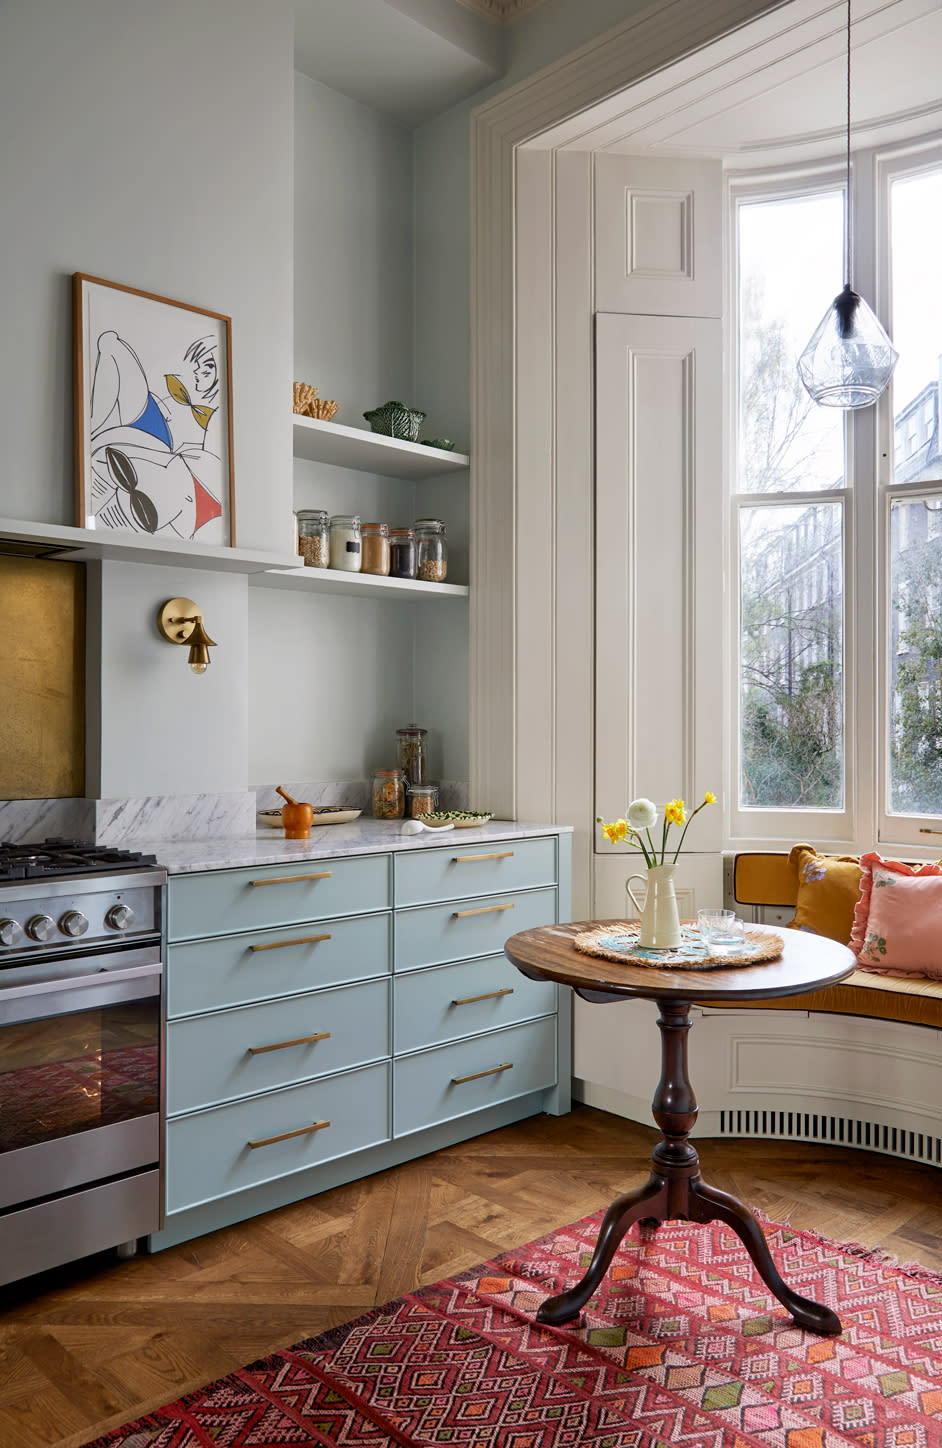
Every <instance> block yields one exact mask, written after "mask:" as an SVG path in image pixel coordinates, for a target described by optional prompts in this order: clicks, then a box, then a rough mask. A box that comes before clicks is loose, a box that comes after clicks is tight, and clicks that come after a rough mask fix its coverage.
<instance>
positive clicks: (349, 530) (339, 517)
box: [330, 513, 362, 573]
mask: <svg viewBox="0 0 942 1448" xmlns="http://www.w3.org/2000/svg"><path fill="white" fill-rule="evenodd" d="M360 549H361V540H360V519H359V518H358V516H357V514H356V513H335V514H334V516H333V517H332V518H331V520H330V566H331V568H340V569H343V571H344V572H345V573H359V572H360V564H361V562H362V559H361V556H360Z"/></svg>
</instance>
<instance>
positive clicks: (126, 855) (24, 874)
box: [0, 838, 157, 882]
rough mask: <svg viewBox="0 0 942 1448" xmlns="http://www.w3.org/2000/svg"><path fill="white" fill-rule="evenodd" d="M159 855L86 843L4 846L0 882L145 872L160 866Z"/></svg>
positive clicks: (52, 841)
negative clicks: (148, 868) (116, 872)
mask: <svg viewBox="0 0 942 1448" xmlns="http://www.w3.org/2000/svg"><path fill="white" fill-rule="evenodd" d="M156 863H157V857H156V855H143V854H141V852H140V851H139V850H119V849H116V848H114V847H113V846H112V845H93V844H88V843H87V842H86V841H82V840H64V839H58V838H54V839H47V840H43V841H41V842H40V843H37V842H30V843H27V844H22V845H12V844H0V882H3V881H8V880H55V879H61V878H63V877H64V876H67V875H94V874H96V873H97V874H102V873H104V872H106V871H109V870H114V869H115V868H116V867H117V868H119V869H125V870H127V869H131V870H133V869H144V868H146V867H147V866H149V865H156Z"/></svg>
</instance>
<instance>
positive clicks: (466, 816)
mask: <svg viewBox="0 0 942 1448" xmlns="http://www.w3.org/2000/svg"><path fill="white" fill-rule="evenodd" d="M490 818H491V816H490V815H489V814H485V813H484V811H483V810H482V811H477V810H436V811H435V813H434V814H424V815H419V819H420V820H421V821H422V823H423V824H424V825H429V826H430V828H431V829H433V830H434V829H436V828H437V827H439V826H440V825H454V827H455V829H456V830H473V829H474V827H475V826H476V825H486V824H487V822H488V820H489V819H490Z"/></svg>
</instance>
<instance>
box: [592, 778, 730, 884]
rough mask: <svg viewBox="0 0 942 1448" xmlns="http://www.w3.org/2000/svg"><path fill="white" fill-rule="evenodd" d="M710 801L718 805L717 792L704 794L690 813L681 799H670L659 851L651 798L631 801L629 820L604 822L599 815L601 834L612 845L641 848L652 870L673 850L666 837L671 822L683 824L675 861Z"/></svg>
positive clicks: (655, 810) (666, 859)
mask: <svg viewBox="0 0 942 1448" xmlns="http://www.w3.org/2000/svg"><path fill="white" fill-rule="evenodd" d="M708 804H716V795H715V794H714V793H713V792H712V790H709V789H708V790H707V791H706V792H705V793H704V796H703V803H702V804H698V805H697V807H696V809H695V810H692V811H691V812H690V814H689V815H688V814H687V806H686V805H685V804H684V802H683V800H682V799H671V800H668V802H667V804H666V805H665V806H664V816H663V824H662V826H661V845H660V849H659V850H658V848H657V846H656V845H655V843H654V841H653V839H652V838H651V826H652V825H653V824H654V823H655V822H656V820H657V808H656V806H655V805H653V804H652V803H651V801H650V800H649V799H636V800H632V802H631V804H630V805H629V806H628V818H627V819H626V820H625V819H619V820H611V821H609V822H607V823H606V822H605V821H603V819H602V816H601V815H598V816H597V823H598V824H600V825H601V826H602V834H603V835H604V836H605V838H606V839H607V840H608V841H609V843H610V844H613V845H618V844H623V843H625V842H626V841H627V843H628V844H629V845H630V846H631V847H632V849H635V850H640V851H641V853H642V854H643V855H644V863H645V864H646V865H647V867H648V869H652V868H653V867H654V866H655V865H663V864H665V863H666V862H667V861H668V857H669V856H670V852H669V850H668V848H667V836H668V833H669V832H670V828H671V825H676V826H677V827H678V829H680V827H681V826H683V830H682V833H681V836H680V839H679V841H678V843H677V848H676V849H675V850H674V853H673V855H672V856H670V862H671V863H672V864H673V863H676V861H677V856H678V855H679V854H680V851H681V846H682V845H683V843H684V838H685V836H686V834H687V830H688V829H689V828H690V824H691V821H692V820H693V819H694V818H695V816H696V815H698V814H699V813H700V811H701V810H702V809H704V808H705V807H706V806H707V805H708ZM642 831H643V834H642Z"/></svg>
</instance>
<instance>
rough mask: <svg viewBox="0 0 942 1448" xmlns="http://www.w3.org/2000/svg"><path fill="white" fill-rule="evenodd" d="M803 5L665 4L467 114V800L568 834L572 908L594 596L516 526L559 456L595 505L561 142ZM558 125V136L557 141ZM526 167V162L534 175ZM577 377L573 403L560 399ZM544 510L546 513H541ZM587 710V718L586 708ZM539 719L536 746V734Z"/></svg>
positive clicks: (584, 285)
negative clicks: (565, 640) (578, 753)
mask: <svg viewBox="0 0 942 1448" xmlns="http://www.w3.org/2000/svg"><path fill="white" fill-rule="evenodd" d="M791 3H792V0H699V3H698V4H697V5H696V6H695V7H691V6H690V5H689V3H687V0H666V3H664V0H661V3H657V4H654V5H651V6H649V7H648V8H647V9H645V10H643V11H641V12H640V13H639V14H638V15H636V16H635V17H634V18H633V19H632V20H630V21H627V22H625V23H624V24H622V25H620V26H618V27H617V28H616V29H615V30H612V31H609V32H607V33H606V34H605V35H602V36H600V37H598V38H597V39H596V40H594V41H592V42H591V43H590V44H588V45H586V46H584V47H582V49H580V50H577V51H575V52H574V53H573V54H572V55H569V56H567V57H564V58H563V59H562V60H560V61H558V62H557V63H556V64H555V65H553V66H550V67H549V68H547V69H546V70H544V71H541V72H539V73H538V74H537V75H535V76H533V77H531V78H529V79H528V80H526V81H523V82H521V83H520V84H519V85H517V86H515V87H513V88H511V89H510V90H508V91H505V92H503V93H502V94H501V95H499V96H497V97H495V98H494V99H493V100H491V101H489V102H487V103H486V104H484V105H483V106H481V107H479V108H478V109H477V110H475V111H474V112H473V113H472V117H471V430H472V437H473V445H472V448H471V453H472V464H471V520H470V521H471V600H470V771H469V773H470V785H471V794H472V797H473V798H475V799H478V800H482V801H486V802H487V805H488V808H489V809H492V810H493V811H494V813H495V814H499V815H501V816H502V817H503V818H508V819H518V818H534V819H536V818H541V819H547V818H549V819H550V820H553V821H554V822H557V823H561V824H571V825H573V827H574V828H575V829H576V830H577V838H576V860H577V861H579V862H580V863H578V864H576V862H575V861H574V865H575V869H576V878H575V881H574V883H575V885H576V888H575V899H574V904H575V906H576V907H577V913H578V908H579V906H580V905H584V904H587V903H588V898H589V897H588V896H587V895H585V894H584V892H583V889H582V888H581V887H580V883H579V880H580V875H585V876H586V879H587V875H588V870H589V868H590V867H589V861H588V858H587V856H588V855H589V854H590V852H591V831H592V825H591V819H590V815H591V803H590V802H591V800H592V762H591V759H589V760H587V761H585V768H584V769H583V768H582V765H578V766H577V767H578V768H579V770H580V776H579V779H578V780H577V779H576V777H575V776H574V775H573V774H572V770H573V768H574V767H576V761H574V759H573V755H572V752H571V750H569V749H567V747H566V743H567V741H566V739H565V737H564V736H565V726H566V717H567V716H566V712H565V709H563V711H562V713H561V712H560V703H561V702H563V703H565V700H566V698H567V696H569V697H571V695H572V694H573V693H575V692H578V691H577V690H573V688H572V680H571V678H570V677H569V672H568V667H567V658H566V655H565V654H564V653H561V652H560V650H559V649H557V648H556V647H555V637H556V634H557V633H558V632H560V631H562V630H563V626H564V625H565V629H566V630H568V636H569V637H570V639H571V638H572V637H573V635H574V632H575V633H576V634H578V630H579V627H580V626H581V627H582V635H581V637H582V640H583V644H582V652H583V654H588V655H591V653H592V643H591V639H592V597H591V594H592V590H591V589H586V588H583V589H581V591H577V594H576V596H575V597H574V596H573V595H572V594H570V595H568V596H567V594H566V591H565V589H562V588H561V587H560V586H559V583H560V580H562V579H563V578H564V576H565V571H566V570H565V560H564V559H563V558H562V557H561V555H560V550H559V547H558V544H557V542H556V540H555V538H552V529H551V528H550V536H551V542H552V546H553V554H554V558H557V559H558V561H557V562H556V564H555V567H553V566H546V567H543V568H542V569H538V568H536V567H534V566H533V563H532V557H531V559H530V560H529V563H528V561H527V555H526V550H525V549H524V548H523V547H522V546H521V541H525V540H522V539H521V525H523V526H529V523H530V522H531V520H532V521H534V522H536V523H538V524H539V527H540V529H541V531H542V530H544V529H545V528H546V527H547V526H548V525H547V520H548V519H549V520H551V519H552V518H554V517H555V516H556V512H557V509H558V508H559V507H560V506H561V505H562V502H563V500H562V499H561V498H560V497H558V495H557V494H558V490H557V477H558V476H561V471H560V470H561V466H562V462H563V459H564V458H565V459H566V480H567V485H569V484H570V483H572V484H573V485H574V484H576V483H578V484H580V485H581V486H582V488H583V496H585V497H588V498H590V499H591V495H592V485H593V483H592V480H593V466H592V456H591V451H592V442H591V423H587V422H586V418H587V417H588V418H591V415H592V387H593V378H592V369H591V363H590V364H589V365H588V366H586V365H584V362H583V361H582V360H581V359H580V363H579V373H580V375H579V376H578V378H576V379H574V378H573V371H574V366H573V360H572V350H571V344H572V341H573V337H574V335H575V333H574V327H576V328H577V327H578V325H580V323H579V319H578V315H577V310H576V309H581V316H582V322H581V325H582V327H583V330H584V332H585V338H586V339H589V346H591V343H590V337H591V330H590V328H589V325H588V320H589V318H590V317H591V312H592V277H591V270H592V269H591V262H589V264H588V265H587V258H586V248H585V247H584V246H581V245H579V244H578V243H574V244H573V245H572V246H565V247H557V246H556V244H555V242H556V234H553V236H552V240H550V239H548V238H547V237H546V235H545V232H546V228H547V225H549V228H550V231H551V233H553V231H554V215H555V217H556V218H557V223H556V224H557V225H559V224H562V225H563V226H564V225H565V220H566V217H565V211H564V209H563V208H562V207H561V206H560V205H559V201H558V196H557V191H558V190H563V189H566V190H567V191H570V193H571V188H572V187H575V188H577V194H578V187H579V185H580V184H582V185H583V192H582V195H583V198H584V200H585V201H586V202H588V203H589V208H588V209H589V216H588V217H586V218H585V225H584V230H585V232H586V235H590V234H591V184H590V181H591V178H590V174H589V173H590V168H589V164H588V159H587V152H588V151H589V149H590V148H591V142H589V143H588V144H587V145H586V146H585V147H584V148H583V152H582V155H581V156H580V157H579V160H578V162H577V158H576V156H575V155H574V156H573V157H572V160H573V162H576V164H577V166H578V168H579V170H580V172H581V177H582V182H581V183H580V176H579V175H577V174H574V173H570V174H569V176H568V177H567V175H566V171H565V168H564V169H563V170H562V171H561V170H560V162H561V160H562V158H563V153H564V149H569V150H572V149H573V148H574V147H578V134H579V132H580V131H581V132H583V133H584V134H587V135H588V134H590V133H591V130H592V129H593V127H594V125H595V124H596V119H597V115H598V112H596V114H595V115H593V114H592V112H593V108H595V107H598V106H600V105H601V104H602V103H603V102H606V101H607V102H610V103H613V102H614V101H615V99H616V98H617V97H618V96H620V95H622V94H623V93H624V92H625V91H627V90H628V88H629V87H631V86H632V85H634V84H635V83H636V82H638V81H641V80H643V79H645V78H646V77H648V76H651V75H653V74H655V73H656V72H657V71H659V70H661V69H663V68H665V67H666V66H668V65H671V64H673V63H675V62H677V61H679V60H682V59H684V58H685V57H688V56H692V55H694V54H695V53H696V52H698V51H700V50H703V49H704V48H705V47H706V46H708V45H710V44H711V43H713V42H714V41H717V40H720V39H722V38H723V37H726V36H730V35H732V34H733V33H734V32H736V31H738V30H741V29H742V28H743V27H745V26H747V25H749V24H750V23H751V22H753V21H755V20H757V19H759V18H760V17H762V16H764V15H768V14H770V13H771V12H774V11H776V10H780V9H786V8H788V7H789V5H790V4H791ZM691 11H693V13H691ZM567 122H568V123H570V124H569V125H566V123H567ZM556 128H559V130H558V134H552V133H554V131H556ZM525 158H527V159H525ZM522 166H523V167H527V168H529V170H528V176H529V179H527V175H524V172H523V171H522V170H521V169H519V168H520V167H522ZM521 178H523V184H522V185H521ZM541 229H542V230H541ZM524 276H525V279H526V280H525V288H521V287H520V285H519V279H520V278H522V277H524ZM521 292H523V293H524V294H523V295H521ZM541 296H542V298H543V299H544V302H545V303H546V304H547V306H548V308H549V310H548V314H547V316H546V318H545V319H544V320H543V323H542V324H541V325H539V326H533V325H527V322H528V318H529V320H530V321H531V322H532V319H533V317H534V315H535V314H536V310H537V306H536V302H535V299H538V298H539V297H541ZM547 343H549V344H550V346H549V355H547ZM567 349H568V350H567ZM584 352H585V348H584V347H583V353H584ZM589 355H591V353H590V354H589ZM534 379H538V380H539V385H540V386H542V387H543V388H546V389H548V391H547V394H546V405H545V406H544V407H542V408H541V407H539V406H538V405H536V404H535V401H534V388H535V385H536V382H535V381H534ZM574 381H575V385H576V386H577V388H578V389H579V395H578V396H577V397H575V398H573V393H572V392H571V391H568V392H565V393H564V392H563V391H562V389H563V386H564V384H566V385H567V386H568V385H571V384H573V383H574ZM561 397H563V398H568V399H570V400H572V401H573V402H574V406H575V409H576V428H577V432H578V434H579V435H578V438H577V439H576V442H575V443H573V441H572V438H571V437H570V436H567V429H568V427H569V419H568V418H566V417H565V414H562V415H561V405H560V398H561ZM564 422H565V426H561V424H562V423H564ZM587 426H588V428H589V432H588V434H587V433H586V427H587ZM547 428H549V429H550V436H549V439H548V438H547ZM567 448H568V456H567ZM541 505H542V510H543V516H541V517H539V518H538V517H537V515H536V513H535V511H534V510H535V509H539V508H540V507H541ZM580 566H582V567H584V561H583V562H582V563H581V564H580ZM590 573H591V568H590ZM580 609H581V610H582V613H583V617H582V618H581V619H580V618H579V617H578V613H579V610H580ZM574 610H575V614H574ZM537 617H542V618H543V619H545V620H546V625H547V628H548V630H549V631H550V634H551V638H552V639H553V640H554V645H553V647H552V648H550V647H545V646H544V643H543V641H541V642H540V643H539V644H538V645H533V644H532V642H530V641H529V639H528V641H527V643H526V645H525V646H526V648H527V650H528V653H529V652H530V651H531V650H533V652H534V653H535V654H536V655H537V658H536V661H534V659H533V658H530V657H528V658H527V660H526V665H527V667H526V669H525V670H523V663H524V661H523V660H522V658H521V653H522V650H521V649H520V648H518V642H517V636H518V628H519V624H520V623H521V622H522V621H523V620H524V619H525V618H528V619H530V620H531V621H532V620H533V619H534V618H537ZM522 679H525V688H524V686H523V684H522V682H521V681H522ZM583 702H584V703H585V707H586V708H588V709H589V710H591V709H592V707H593V706H592V701H591V699H590V700H588V701H587V702H586V701H583ZM560 720H561V721H562V727H561V728H560V727H558V724H557V721H560ZM541 727H542V729H543V731H544V738H543V740H542V741H541V738H540V736H539V735H535V731H536V730H538V729H540V728H541ZM589 738H590V739H591V732H590V735H589ZM534 759H536V760H537V761H539V767H536V766H535V764H534ZM547 767H548V768H549V770H550V778H549V779H547V778H546V774H545V768H547ZM583 778H584V780H585V781H587V783H585V785H584V788H583V787H582V783H581V781H582V779H583ZM587 806H588V807H587ZM580 830H581V831H582V832H583V835H584V838H583V840H582V842H581V844H582V848H580V841H579V838H578V832H579V831H580ZM587 842H588V847H589V848H588V850H587V849H586V844H587Z"/></svg>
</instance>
